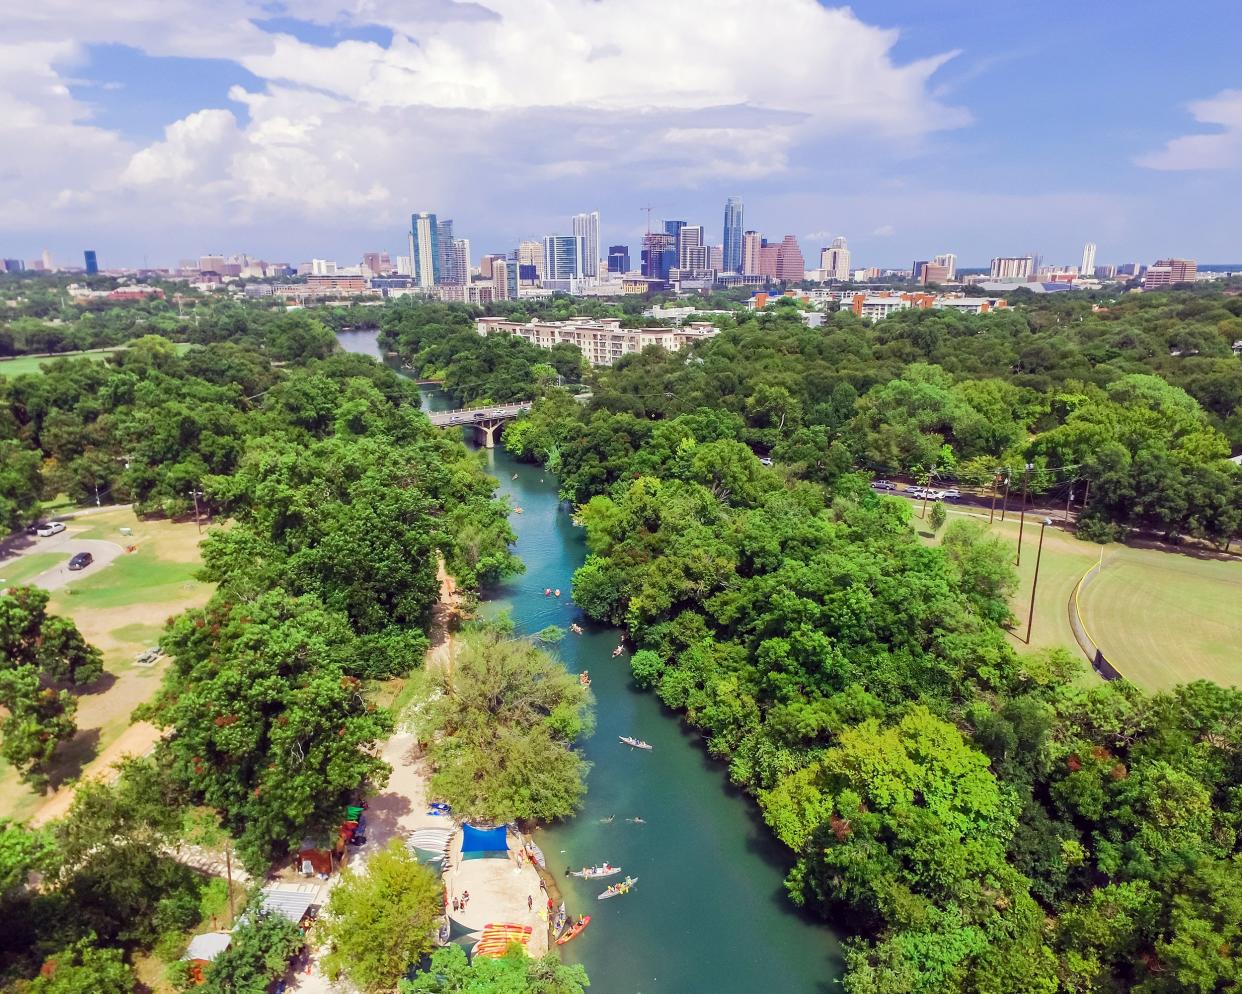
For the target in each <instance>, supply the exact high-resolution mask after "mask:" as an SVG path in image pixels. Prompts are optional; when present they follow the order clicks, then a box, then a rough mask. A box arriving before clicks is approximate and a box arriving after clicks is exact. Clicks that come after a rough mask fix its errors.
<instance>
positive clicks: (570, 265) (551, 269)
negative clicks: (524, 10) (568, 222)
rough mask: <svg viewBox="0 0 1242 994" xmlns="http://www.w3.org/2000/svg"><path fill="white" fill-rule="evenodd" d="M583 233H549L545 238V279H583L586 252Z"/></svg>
mask: <svg viewBox="0 0 1242 994" xmlns="http://www.w3.org/2000/svg"><path fill="white" fill-rule="evenodd" d="M584 242H585V239H584V238H583V236H582V235H548V236H547V238H545V239H544V240H543V258H544V272H543V278H544V279H545V280H570V279H581V278H582V275H583V272H582V268H583V267H582V257H583V255H584V254H585V252H586V246H585V244H584Z"/></svg>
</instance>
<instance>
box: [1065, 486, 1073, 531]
mask: <svg viewBox="0 0 1242 994" xmlns="http://www.w3.org/2000/svg"><path fill="white" fill-rule="evenodd" d="M1073 500H1074V483H1073V481H1072V480H1071V481H1070V488H1069V493H1068V494H1067V495H1066V497H1065V527H1066V528H1068V527H1069V509H1070V503H1071V502H1072V501H1073Z"/></svg>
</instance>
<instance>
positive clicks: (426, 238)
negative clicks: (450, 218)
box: [410, 211, 443, 288]
mask: <svg viewBox="0 0 1242 994" xmlns="http://www.w3.org/2000/svg"><path fill="white" fill-rule="evenodd" d="M442 262H443V259H442V258H441V254H440V226H439V225H438V224H437V223H436V216H435V215H434V214H428V213H427V212H426V211H420V212H419V213H418V214H411V215H410V273H411V274H412V275H413V277H414V285H415V286H420V287H424V288H427V287H433V286H435V285H436V284H437V283H439V282H440V265H441V263H442Z"/></svg>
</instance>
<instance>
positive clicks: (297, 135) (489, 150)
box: [0, 0, 1242, 264]
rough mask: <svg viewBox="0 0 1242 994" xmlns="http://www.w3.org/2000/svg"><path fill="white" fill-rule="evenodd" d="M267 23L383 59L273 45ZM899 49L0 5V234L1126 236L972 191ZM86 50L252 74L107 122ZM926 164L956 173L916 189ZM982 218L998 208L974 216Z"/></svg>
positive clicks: (341, 239) (555, 10)
mask: <svg viewBox="0 0 1242 994" xmlns="http://www.w3.org/2000/svg"><path fill="white" fill-rule="evenodd" d="M282 12H283V13H284V14H285V15H288V16H289V17H293V18H297V19H299V20H300V21H302V22H313V23H314V24H317V25H320V26H322V27H324V28H328V29H331V28H333V27H346V28H365V29H368V30H365V31H362V32H354V34H355V35H357V34H361V35H362V36H363V37H383V38H385V39H387V37H388V33H389V32H391V41H390V42H389V43H387V44H380V43H378V42H376V41H373V40H350V39H348V38H346V39H345V40H336V41H335V42H333V43H328V44H312V43H310V42H308V41H307V40H304V39H305V37H309V36H311V34H312V33H310V32H304V31H298V30H297V27H296V26H294V27H292V28H290V29H289V30H288V31H285V32H283V33H281V32H276V31H273V30H269V29H265V27H264V24H265V22H267V21H268V20H270V19H271V18H272V17H273V16H276V15H278V14H281V13H282ZM374 27H381V28H383V29H386V30H384V31H378V32H377V31H374V30H371V29H373V28H374ZM292 32H297V34H298V35H300V36H301V37H298V36H295V34H294V33H292ZM321 34H322V32H321ZM329 34H330V32H329ZM899 37H900V36H899V34H898V32H897V31H896V30H893V29H889V28H881V27H876V26H873V25H870V24H867V23H864V22H863V21H862V20H860V19H859V17H857V16H856V15H855V14H854V13H853V12H851V11H850V10H849V9H848V8H835V9H834V8H828V7H825V6H822V5H821V4H819V3H816V2H815V0H768V2H765V3H763V4H754V3H753V2H749V0H747V2H743V0H681V2H679V3H676V4H669V3H667V2H663V0H627V2H624V3H623V2H620V0H483V2H480V3H454V2H451V0H415V2H410V0H344V2H336V0H306V2H303V3H299V4H297V5H296V6H295V5H291V4H290V5H286V6H285V7H284V9H283V11H282V10H280V9H276V5H274V4H272V3H270V2H267V0H218V2H217V3H216V4H215V5H214V6H213V8H212V11H211V16H204V12H203V9H202V7H201V5H199V4H197V3H192V2H190V0H127V2H126V3H124V4H94V3H85V2H83V0H43V2H41V3H40V4H38V5H27V6H24V7H21V8H18V9H16V10H13V11H10V12H8V13H7V14H6V24H5V32H4V34H3V36H2V37H0V100H3V102H4V106H5V109H6V125H7V128H6V145H7V148H6V150H5V152H4V154H3V156H2V157H0V229H2V230H4V231H5V232H7V237H6V241H7V240H10V239H13V238H15V237H20V238H21V239H23V244H25V245H27V246H32V243H33V244H54V245H55V244H59V245H65V246H76V245H80V244H87V243H88V242H89V243H90V244H94V245H99V246H101V247H102V246H105V245H111V246H112V250H111V251H110V252H109V253H108V254H109V257H110V258H112V259H114V260H115V261H118V262H119V261H126V262H133V261H136V258H137V256H138V253H140V252H145V251H146V250H147V249H148V248H149V249H151V251H153V252H155V253H158V255H157V256H156V257H154V258H153V259H152V261H153V262H155V261H157V259H158V261H161V262H170V261H173V260H174V259H175V257H176V256H178V255H194V254H197V253H198V252H200V251H206V250H208V249H209V248H213V247H214V248H219V249H225V250H229V251H232V250H241V249H246V250H249V251H252V252H257V253H267V254H268V257H269V258H272V257H280V258H291V259H293V260H294V261H297V259H299V258H301V257H302V256H309V255H310V254H312V253H319V254H322V253H326V252H340V253H341V254H342V255H344V254H345V253H347V252H348V251H351V250H352V249H354V248H357V247H359V246H360V245H362V244H371V245H375V246H377V247H385V248H390V249H399V248H400V247H401V244H402V243H401V236H400V232H401V231H402V230H403V227H404V225H405V224H406V223H407V221H408V215H409V213H410V212H411V211H414V210H434V211H437V212H438V213H439V214H440V215H441V216H449V217H454V218H455V219H457V220H458V230H459V231H460V232H461V233H464V234H467V235H469V236H470V237H471V238H472V240H473V242H474V247H475V249H476V250H478V251H488V250H492V249H506V248H511V247H513V245H515V244H516V242H517V240H518V239H519V238H521V237H539V236H541V235H543V234H545V233H547V232H548V231H556V230H563V228H564V226H565V219H566V217H567V215H568V214H570V213H572V212H573V211H577V210H591V209H596V208H599V209H601V210H602V211H603V213H604V221H605V232H604V237H605V241H609V240H614V239H616V240H622V241H629V242H630V243H631V244H633V243H634V241H635V240H636V238H637V236H638V234H639V232H640V231H641V229H642V219H641V217H640V215H639V211H638V208H639V206H640V205H642V204H645V203H655V204H656V205H657V216H659V214H660V213H663V214H664V215H665V216H676V217H682V216H688V217H690V218H692V219H693V220H697V221H700V222H702V223H705V224H707V225H708V226H709V232H711V231H713V230H714V229H716V226H717V225H718V224H719V212H720V204H721V203H722V202H723V197H724V195H726V194H733V193H741V194H743V196H744V197H745V198H746V200H747V219H746V220H747V227H758V228H760V229H762V230H765V231H766V232H767V233H768V234H769V235H770V236H775V237H779V236H780V234H782V233H783V232H785V231H816V230H823V231H829V230H830V231H834V232H835V231H841V232H844V233H846V234H847V235H849V236H850V237H851V242H852V244H855V245H857V244H858V242H859V241H861V242H862V243H863V244H864V245H865V244H866V242H867V240H868V239H871V240H872V241H873V244H874V246H875V248H876V252H877V253H879V252H881V251H882V252H883V253H885V254H887V253H889V252H900V254H901V255H905V254H907V253H908V252H910V245H909V244H906V242H907V240H908V241H909V242H910V243H916V244H918V245H919V246H921V247H920V248H918V249H917V250H916V251H917V252H918V253H920V255H921V254H927V253H930V252H933V251H961V247H960V244H959V243H958V241H957V239H958V238H961V237H963V236H965V237H967V238H972V239H975V243H976V244H983V243H984V242H985V241H986V243H988V244H992V242H993V241H995V242H996V243H997V244H995V245H994V246H993V247H994V248H995V251H996V252H998V253H999V252H1001V251H1003V250H1006V245H1005V244H1001V242H1003V241H1004V240H1005V239H1008V240H1009V241H1016V240H1019V238H1020V239H1022V240H1025V241H1027V242H1028V244H1025V245H1012V246H1008V250H1009V251H1018V250H1029V249H1030V248H1031V247H1033V246H1032V245H1031V244H1030V242H1033V241H1034V239H1035V238H1037V237H1039V232H1038V231H1037V232H1036V233H1035V234H1033V235H1032V234H1028V233H1027V232H1026V231H1025V230H1022V233H1021V234H1020V235H1015V232H1017V231H1019V230H1021V229H1019V227H1018V226H1019V225H1021V224H1031V223H1034V224H1036V225H1041V224H1042V225H1044V227H1045V229H1046V228H1048V227H1049V226H1051V225H1052V224H1053V223H1057V222H1061V223H1064V222H1065V221H1066V220H1067V218H1061V217H1055V218H1054V217H1052V216H1049V215H1046V214H1044V213H1042V212H1043V211H1044V210H1045V209H1046V208H1047V207H1048V206H1049V204H1064V203H1067V202H1069V201H1071V200H1072V201H1074V202H1075V203H1077V204H1079V205H1082V206H1081V207H1080V208H1079V209H1078V214H1077V215H1076V216H1074V217H1072V218H1069V219H1068V220H1072V221H1074V222H1075V223H1077V222H1079V221H1081V222H1082V226H1083V227H1084V228H1088V227H1089V228H1090V231H1088V232H1086V233H1084V234H1082V235H1080V234H1078V233H1077V228H1075V229H1074V233H1073V235H1072V238H1073V240H1075V241H1077V240H1079V239H1080V238H1083V237H1087V236H1089V237H1092V238H1096V239H1097V240H1100V241H1102V242H1106V241H1107V240H1108V239H1109V238H1110V237H1112V238H1122V237H1124V232H1125V231H1126V230H1127V228H1126V225H1127V224H1128V223H1129V222H1128V221H1126V220H1124V219H1125V218H1128V217H1130V216H1138V215H1139V214H1140V210H1139V207H1140V205H1139V204H1138V203H1136V202H1126V201H1125V198H1124V197H1122V196H1119V195H1104V196H1100V197H1097V198H1092V197H1090V196H1089V195H1083V196H1076V192H1075V191H1070V190H1056V191H1051V190H1029V191H1023V190H1018V189H1015V190H1013V191H1010V190H1004V191H1000V190H997V189H996V188H995V187H992V188H991V189H987V188H984V189H983V190H981V191H979V192H976V189H975V187H974V186H973V180H974V179H975V174H974V173H973V172H972V168H973V163H972V162H971V161H969V159H968V157H967V156H966V155H965V154H964V153H963V152H961V150H954V149H952V148H951V142H953V141H955V140H956V139H955V138H954V136H963V135H968V134H972V133H974V131H975V129H972V128H971V127H970V126H971V124H972V120H973V118H972V115H971V112H970V111H969V110H968V109H966V108H964V107H961V106H957V105H955V104H954V103H952V102H950V98H949V97H948V96H946V95H945V94H946V93H947V92H948V91H946V90H945V89H944V88H942V87H940V86H939V85H937V84H936V83H935V81H934V80H933V77H934V76H935V75H936V73H937V71H938V70H939V69H940V68H941V67H942V66H944V65H945V64H946V62H948V61H949V60H952V59H953V58H954V56H955V54H956V53H955V52H954V51H944V52H940V53H937V54H932V55H927V56H925V57H922V58H904V59H903V58H897V57H895V56H894V54H893V51H894V46H895V45H896V44H897V43H898V41H899ZM96 45H124V46H129V47H131V48H133V49H136V50H138V51H140V52H142V53H144V54H145V55H147V56H151V57H162V56H176V57H180V58H191V59H215V60H225V61H227V62H229V63H233V64H235V65H237V66H240V67H242V68H244V69H245V70H246V71H247V72H248V73H250V74H252V75H253V77H255V78H256V79H257V82H251V83H247V84H246V85H244V86H242V85H234V86H232V87H228V88H227V90H226V92H220V93H219V94H218V95H215V96H214V98H213V99H211V100H210V101H203V104H204V105H203V106H200V107H198V108H196V109H194V110H192V111H190V112H188V113H183V114H181V116H180V117H179V118H177V119H175V120H160V121H144V122H143V123H144V124H145V125H146V126H145V127H143V128H138V127H134V128H127V127H125V126H124V123H122V124H121V125H119V126H118V125H110V126H108V127H104V126H101V124H100V123H99V122H98V121H97V120H95V119H94V118H93V116H92V114H93V108H92V106H91V104H90V103H89V102H88V101H87V98H86V97H84V96H82V95H81V93H82V91H81V90H80V89H78V91H77V95H75V86H76V87H80V86H81V82H82V80H81V77H82V76H83V75H84V73H83V69H84V67H86V66H88V65H89V58H90V53H91V46H96ZM182 71H184V70H182ZM239 75H240V74H239ZM88 82H90V83H92V84H94V85H93V86H91V87H89V89H91V90H94V91H96V92H98V91H102V90H103V89H104V88H105V87H115V86H116V85H118V82H119V84H120V85H122V86H123V87H124V86H125V85H126V82H125V80H120V81H117V80H113V79H101V80H91V81H88ZM170 85H172V86H175V85H176V81H175V80H174V81H172V82H171V83H170ZM221 89H222V90H225V88H224V87H222V88H221ZM114 92H116V93H117V94H119V97H117V96H114V97H113V98H112V99H113V100H117V99H120V100H124V99H125V97H126V95H127V93H128V92H129V91H128V89H121V90H119V91H114ZM1240 105H1242V94H1239V93H1238V92H1237V91H1226V92H1224V93H1221V94H1219V95H1218V96H1217V97H1215V98H1213V99H1212V100H1209V101H1201V102H1199V103H1197V104H1194V105H1192V107H1191V110H1192V112H1193V113H1194V115H1195V116H1196V118H1197V119H1198V120H1200V121H1201V122H1203V123H1208V124H1216V125H1220V126H1222V127H1223V128H1224V129H1225V130H1224V132H1223V133H1222V134H1220V135H1201V136H1189V137H1186V138H1179V139H1176V140H1174V141H1172V142H1170V143H1169V145H1168V146H1167V147H1166V149H1164V150H1163V151H1160V152H1156V153H1153V154H1152V155H1150V156H1148V157H1146V159H1145V160H1143V162H1142V164H1143V165H1145V166H1150V167H1151V168H1153V169H1161V170H1168V169H1185V168H1191V167H1190V166H1188V165H1184V164H1182V163H1187V162H1191V161H1196V160H1197V161H1200V162H1204V161H1210V162H1215V163H1217V165H1216V166H1215V167H1214V168H1229V167H1230V165H1229V164H1230V163H1231V162H1233V161H1235V159H1236V158H1239V157H1242V156H1240V155H1239V148H1240V147H1242V139H1240V137H1239V136H1242V112H1240V111H1239V106H1240ZM160 130H162V134H160V136H159V137H158V138H157V139H155V140H150V139H149V138H138V137H135V136H136V135H140V134H152V133H156V132H159V131H160ZM946 149H947V150H948V154H947V155H943V154H944V153H945V152H946ZM937 155H942V156H943V158H944V161H945V162H947V163H949V165H944V164H943V163H942V174H941V175H940V176H931V175H930V174H927V173H926V165H927V163H928V162H929V161H933V160H935V158H936V156H937ZM955 155H956V156H958V160H957V161H956V162H955V160H954V156H955ZM1195 168H1200V167H1195ZM954 169H956V174H954ZM985 178H987V179H993V178H994V177H992V176H987V177H985ZM752 192H753V194H754V196H753V197H752ZM998 202H999V203H1005V204H1009V205H1011V214H1009V215H1006V216H1004V217H1001V216H998V215H996V214H995V213H989V208H988V206H987V204H988V203H998ZM1006 225H1007V227H1006ZM955 229H956V230H955ZM896 232H900V236H901V237H900V239H898V238H896V237H895V233H896ZM711 237H712V238H713V240H715V239H716V238H718V234H713V235H711ZM805 247H806V248H807V249H808V251H810V252H813V251H814V248H815V246H812V245H811V244H810V243H809V242H808V243H807V244H806V246H805ZM15 248H16V246H5V247H3V250H5V251H14V250H15ZM27 251H30V249H29V248H28V249H27ZM124 254H128V258H126V259H124V260H121V259H116V256H118V255H124ZM968 254H969V252H966V253H964V256H965V255H968ZM808 258H810V256H809V255H808ZM872 261H876V262H882V263H885V264H892V263H893V262H895V261H896V260H892V259H888V258H884V259H875V260H872Z"/></svg>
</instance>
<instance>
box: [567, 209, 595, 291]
mask: <svg viewBox="0 0 1242 994" xmlns="http://www.w3.org/2000/svg"><path fill="white" fill-rule="evenodd" d="M573 231H574V234H575V235H577V236H578V237H580V238H581V239H582V275H583V276H598V275H599V211H591V213H590V214H575V215H574V219H573Z"/></svg>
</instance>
